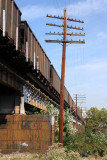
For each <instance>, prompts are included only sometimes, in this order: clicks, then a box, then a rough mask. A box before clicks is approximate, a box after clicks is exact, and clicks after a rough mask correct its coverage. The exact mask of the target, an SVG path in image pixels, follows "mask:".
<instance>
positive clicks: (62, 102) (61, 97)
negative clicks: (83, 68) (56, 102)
mask: <svg viewBox="0 0 107 160" xmlns="http://www.w3.org/2000/svg"><path fill="white" fill-rule="evenodd" d="M47 17H48V18H56V19H61V20H64V25H57V24H52V23H46V25H49V26H56V27H62V28H63V29H64V32H62V33H59V32H58V33H55V32H54V33H51V32H50V33H46V35H63V40H45V41H46V42H50V43H63V49H62V68H61V88H60V117H59V143H61V144H62V145H63V109H64V81H65V60H66V43H77V44H78V43H83V44H84V43H85V41H84V40H83V41H81V40H79V41H73V40H72V39H71V40H67V35H69V36H85V34H81V33H78V34H77V33H73V32H72V33H67V29H68V28H69V29H77V30H82V31H83V28H80V27H73V26H68V25H67V21H73V22H79V23H84V21H80V20H76V19H70V18H67V9H66V8H65V9H64V17H59V16H51V15H50V16H49V15H47Z"/></svg>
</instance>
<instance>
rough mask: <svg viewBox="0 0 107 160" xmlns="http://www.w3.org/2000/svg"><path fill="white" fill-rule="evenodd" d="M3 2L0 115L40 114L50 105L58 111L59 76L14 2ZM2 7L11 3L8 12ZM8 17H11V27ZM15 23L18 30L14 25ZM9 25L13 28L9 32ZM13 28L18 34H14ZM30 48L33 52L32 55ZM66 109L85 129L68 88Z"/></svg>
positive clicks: (0, 47) (0, 16) (0, 50)
mask: <svg viewBox="0 0 107 160" xmlns="http://www.w3.org/2000/svg"><path fill="white" fill-rule="evenodd" d="M0 2H1V4H0V7H1V8H0V13H3V14H0V18H1V21H0V27H1V28H0V114H25V110H26V108H30V107H32V106H33V107H36V108H38V110H41V109H42V110H47V109H46V107H47V105H48V103H50V104H53V105H54V107H57V108H59V104H60V78H59V76H58V74H57V73H56V71H55V69H54V67H53V66H52V65H51V63H50V60H49V59H48V57H47V56H46V54H45V52H44V50H43V49H42V47H41V45H40V44H39V42H38V40H37V39H36V37H35V36H34V34H33V32H32V31H31V29H30V27H29V25H28V24H27V22H26V21H23V22H21V20H20V17H21V12H20V10H19V9H18V7H17V5H16V4H15V2H14V1H13V0H9V1H5V0H4V1H2V0H1V1H0ZM3 3H8V8H5V7H6V5H4V6H3ZM12 4H13V5H12ZM11 5H12V6H13V7H14V9H13V13H12V9H11V8H9V6H11ZM15 9H16V13H17V14H16V15H15V14H14V12H15ZM8 13H11V14H12V15H11V18H10V20H11V23H10V22H9V19H8ZM14 16H16V17H14ZM5 17H6V18H5ZM12 17H13V19H14V21H12ZM15 20H16V21H17V23H16V26H15V25H12V23H15ZM9 24H10V28H8V27H9ZM14 27H15V32H14V33H12V31H13V30H14ZM10 30H11V33H10ZM14 34H15V37H14ZM19 37H21V38H19ZM29 37H31V38H29ZM25 39H27V40H25ZM29 44H32V46H29ZM28 48H30V49H31V50H30V51H29V49H28ZM36 49H37V50H36ZM34 50H35V52H36V53H37V57H35V52H34ZM38 57H39V58H38ZM55 79H56V81H55ZM56 85H57V86H56ZM57 88H58V89H57ZM64 108H69V109H70V112H71V113H72V115H73V116H74V123H75V122H76V121H75V118H76V116H77V119H78V124H81V125H84V119H83V117H82V115H81V113H80V112H79V111H77V115H76V105H75V103H74V101H73V99H72V98H71V96H70V94H69V93H68V91H67V89H66V88H65V100H64Z"/></svg>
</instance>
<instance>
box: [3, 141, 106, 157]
mask: <svg viewBox="0 0 107 160" xmlns="http://www.w3.org/2000/svg"><path fill="white" fill-rule="evenodd" d="M0 160H107V155H106V156H104V157H103V158H101V157H97V158H95V157H93V156H89V157H88V158H82V157H80V154H79V153H78V152H73V151H70V152H69V153H67V152H66V151H65V149H64V148H59V144H54V145H53V146H51V147H50V148H49V150H48V152H47V153H46V154H42V155H40V154H37V153H19V152H15V153H12V154H2V153H0Z"/></svg>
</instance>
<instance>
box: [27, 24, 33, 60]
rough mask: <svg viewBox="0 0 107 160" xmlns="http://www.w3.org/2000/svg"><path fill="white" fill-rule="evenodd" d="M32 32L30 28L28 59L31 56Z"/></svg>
mask: <svg viewBox="0 0 107 160" xmlns="http://www.w3.org/2000/svg"><path fill="white" fill-rule="evenodd" d="M31 34H32V33H31V30H30V28H29V27H28V58H30V55H31Z"/></svg>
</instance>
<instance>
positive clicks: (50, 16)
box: [46, 14, 84, 23]
mask: <svg viewBox="0 0 107 160" xmlns="http://www.w3.org/2000/svg"><path fill="white" fill-rule="evenodd" d="M46 17H49V18H57V19H63V20H64V17H59V16H52V15H48V14H47V16H46ZM67 20H68V21H73V22H78V23H84V21H81V20H77V19H70V18H67Z"/></svg>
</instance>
